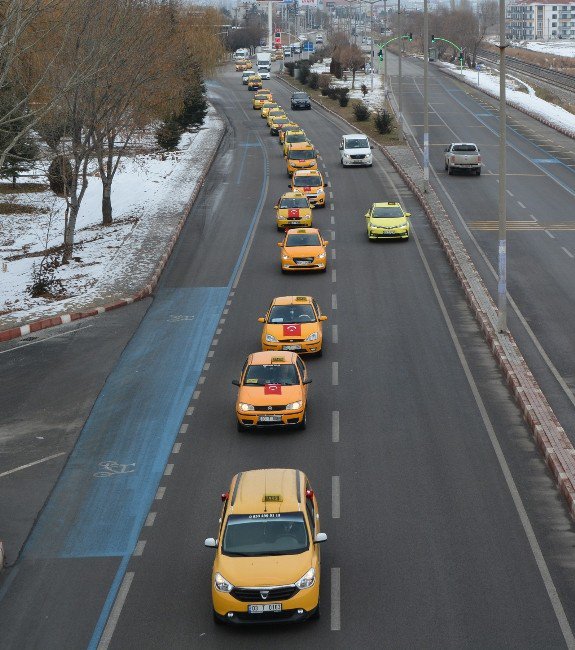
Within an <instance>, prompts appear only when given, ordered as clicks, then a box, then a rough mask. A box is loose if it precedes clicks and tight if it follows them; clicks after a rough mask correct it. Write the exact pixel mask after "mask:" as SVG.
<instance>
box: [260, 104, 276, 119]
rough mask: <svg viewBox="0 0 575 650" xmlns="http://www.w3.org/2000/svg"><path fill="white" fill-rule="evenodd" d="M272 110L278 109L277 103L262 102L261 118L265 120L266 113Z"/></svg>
mask: <svg viewBox="0 0 575 650" xmlns="http://www.w3.org/2000/svg"><path fill="white" fill-rule="evenodd" d="M272 108H279V104H278V103H277V102H272V101H268V102H264V103H263V104H262V107H261V116H262V117H263V118H264V120H265V119H267V117H268V113H269V112H270V111H271V110H272Z"/></svg>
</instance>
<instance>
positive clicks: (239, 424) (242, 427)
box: [236, 420, 246, 433]
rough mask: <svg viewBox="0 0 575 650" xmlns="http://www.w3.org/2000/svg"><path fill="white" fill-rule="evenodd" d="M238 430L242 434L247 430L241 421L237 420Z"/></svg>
mask: <svg viewBox="0 0 575 650" xmlns="http://www.w3.org/2000/svg"><path fill="white" fill-rule="evenodd" d="M236 428H237V430H238V431H239V432H240V433H243V432H244V431H245V430H246V427H244V425H243V424H242V423H241V422H240V421H239V420H236Z"/></svg>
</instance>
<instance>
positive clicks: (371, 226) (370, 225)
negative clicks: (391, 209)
mask: <svg viewBox="0 0 575 650" xmlns="http://www.w3.org/2000/svg"><path fill="white" fill-rule="evenodd" d="M369 227H370V228H381V226H378V225H377V224H376V223H373V221H370V222H369Z"/></svg>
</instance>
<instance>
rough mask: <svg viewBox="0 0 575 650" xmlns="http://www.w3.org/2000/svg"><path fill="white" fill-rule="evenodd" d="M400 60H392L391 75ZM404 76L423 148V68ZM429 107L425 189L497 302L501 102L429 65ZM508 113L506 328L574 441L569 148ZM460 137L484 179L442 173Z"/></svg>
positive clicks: (574, 208)
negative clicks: (449, 147) (432, 192)
mask: <svg viewBox="0 0 575 650" xmlns="http://www.w3.org/2000/svg"><path fill="white" fill-rule="evenodd" d="M396 61H397V59H396V57H394V56H393V55H390V62H389V68H390V73H391V74H394V73H396ZM481 74H483V73H481ZM403 76H404V83H403V96H404V101H403V106H404V114H405V118H406V122H407V124H408V133H409V134H410V137H411V139H412V142H413V143H414V145H415V147H416V148H420V147H421V146H422V142H423V65H422V62H421V61H418V60H417V59H412V58H407V59H405V60H404V65H403ZM393 88H394V91H395V92H396V93H397V92H398V84H397V77H394V78H393ZM429 107H430V113H429V139H430V166H431V173H430V179H431V183H432V185H433V186H434V188H435V189H436V191H437V192H438V194H439V196H440V197H441V199H442V202H443V205H444V206H445V207H446V209H447V211H448V213H449V215H450V217H451V219H452V221H453V223H454V224H455V225H456V228H457V229H458V232H459V234H460V236H461V237H462V239H463V241H464V243H465V245H466V248H467V250H468V251H469V253H470V254H471V256H472V258H473V261H474V263H475V264H476V266H477V267H478V269H479V271H480V273H481V275H482V277H483V278H484V279H485V281H486V284H487V286H488V288H489V290H490V292H491V295H492V296H493V297H494V300H495V302H497V277H498V205H499V185H498V174H499V149H498V147H499V134H498V129H499V124H498V119H499V118H498V110H499V109H498V101H497V100H495V99H492V98H490V97H488V96H487V95H484V94H483V93H481V92H479V91H476V90H475V89H473V88H471V87H470V86H468V85H465V84H462V83H461V84H460V83H457V82H456V81H455V80H454V79H453V78H450V77H447V76H446V75H445V74H442V73H441V72H439V71H438V70H437V68H436V67H435V66H430V85H429ZM506 114H507V124H508V130H507V139H506V143H507V146H506V152H507V166H506V167H507V173H506V186H507V200H506V203H507V209H506V213H507V220H508V233H507V284H508V293H509V319H508V320H509V328H510V330H511V332H512V333H513V335H514V336H515V337H516V339H517V340H518V342H519V345H520V347H521V349H522V350H524V353H525V356H526V358H527V361H528V363H529V365H530V367H531V369H532V370H533V372H534V374H535V376H536V378H537V380H538V381H539V383H540V385H541V386H542V388H543V390H544V392H545V394H546V396H547V398H548V399H549V401H550V403H551V405H552V407H553V409H554V411H555V413H556V414H557V416H558V417H559V419H560V421H561V423H562V425H563V427H564V428H565V430H566V431H567V434H568V435H569V436H570V438H571V441H572V442H575V339H574V337H573V335H572V329H573V328H572V325H571V324H572V323H573V322H575V285H574V283H573V277H574V274H575V202H574V200H573V199H574V197H575V144H574V141H573V139H572V138H568V137H567V136H564V135H561V134H560V133H558V132H557V131H555V130H554V129H552V128H550V127H548V126H545V125H544V124H542V123H540V122H538V121H536V120H533V119H531V118H530V117H528V116H527V115H525V114H523V113H521V112H520V111H517V110H515V109H513V108H510V107H507V111H506ZM461 140H463V141H467V140H469V141H471V142H476V143H477V144H478V146H479V147H480V149H481V155H482V160H483V163H484V167H483V171H482V175H481V177H479V178H478V177H476V176H467V175H463V174H456V175H453V176H448V175H447V173H446V172H445V171H444V162H443V149H444V147H445V145H446V144H447V143H449V142H457V141H461ZM422 159H423V158H422V156H421V151H420V161H421V160H422Z"/></svg>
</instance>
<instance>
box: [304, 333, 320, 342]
mask: <svg viewBox="0 0 575 650" xmlns="http://www.w3.org/2000/svg"><path fill="white" fill-rule="evenodd" d="M317 338H318V334H317V332H312V333H311V334H310V335H309V336H308V337H307V338H306V341H317Z"/></svg>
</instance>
